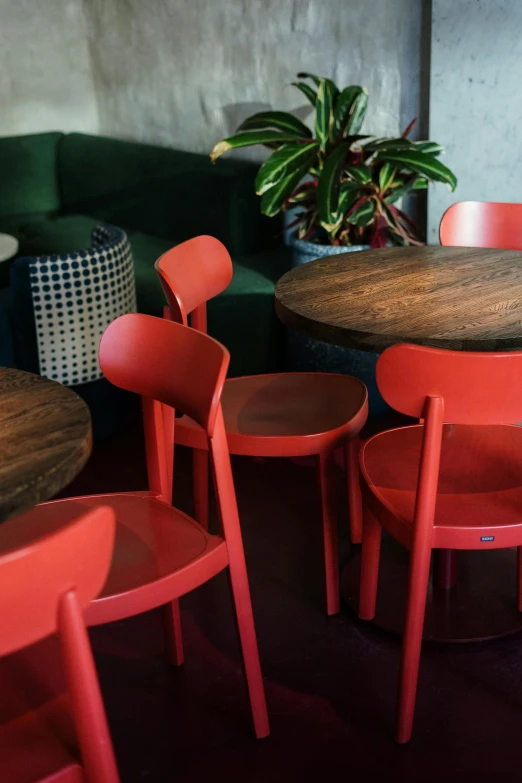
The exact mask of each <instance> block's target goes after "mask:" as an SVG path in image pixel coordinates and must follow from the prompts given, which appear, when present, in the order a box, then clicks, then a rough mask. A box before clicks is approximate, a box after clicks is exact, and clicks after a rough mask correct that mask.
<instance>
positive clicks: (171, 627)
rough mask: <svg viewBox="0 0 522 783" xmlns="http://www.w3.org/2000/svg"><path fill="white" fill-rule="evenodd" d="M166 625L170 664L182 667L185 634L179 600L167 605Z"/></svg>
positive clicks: (164, 608)
mask: <svg viewBox="0 0 522 783" xmlns="http://www.w3.org/2000/svg"><path fill="white" fill-rule="evenodd" d="M163 611H164V625H165V643H166V647H167V655H168V658H169V663H171V664H172V665H173V666H181V664H182V663H183V660H184V657H183V634H182V631H181V613H180V610H179V600H178V599H177V598H176V599H175V600H174V601H171V602H170V604H165V606H164V607H163Z"/></svg>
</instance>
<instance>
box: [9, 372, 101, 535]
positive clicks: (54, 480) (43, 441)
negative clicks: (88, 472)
mask: <svg viewBox="0 0 522 783" xmlns="http://www.w3.org/2000/svg"><path fill="white" fill-rule="evenodd" d="M91 445H92V442H91V416H90V413H89V409H88V408H87V406H86V404H85V403H84V402H83V400H82V399H81V397H79V396H78V395H77V394H75V393H74V392H73V391H71V389H67V388H66V387H65V386H61V385H60V384H59V383H55V382H54V381H50V380H48V379H47V378H42V377H41V376H40V375H32V374H30V373H27V372H21V371H19V370H10V369H7V368H5V367H0V522H3V521H5V520H6V519H9V517H12V516H14V515H15V514H19V513H21V512H22V511H26V510H27V509H29V508H31V507H32V506H35V505H36V504H37V503H41V502H42V501H43V500H49V499H50V498H51V497H53V496H54V495H56V493H57V492H59V491H60V490H61V489H63V488H64V487H65V486H67V484H68V483H69V482H70V481H72V479H73V478H74V477H75V476H76V475H77V473H79V472H80V470H81V469H82V467H83V466H84V465H85V463H86V461H87V458H88V457H89V454H90V452H91Z"/></svg>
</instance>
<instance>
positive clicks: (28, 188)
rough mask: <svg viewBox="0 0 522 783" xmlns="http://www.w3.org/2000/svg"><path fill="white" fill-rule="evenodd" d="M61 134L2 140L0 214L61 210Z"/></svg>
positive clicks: (0, 153)
mask: <svg viewBox="0 0 522 783" xmlns="http://www.w3.org/2000/svg"><path fill="white" fill-rule="evenodd" d="M62 136H63V134H62V133H36V134H31V135H29V136H8V137H4V138H1V139H0V171H1V172H2V183H1V187H0V215H17V216H19V215H23V214H27V213H32V212H33V213H34V212H43V213H46V214H47V213H50V212H53V211H57V210H59V209H60V191H59V185H58V168H57V161H58V146H59V143H60V140H61V138H62Z"/></svg>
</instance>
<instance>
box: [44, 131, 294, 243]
mask: <svg viewBox="0 0 522 783" xmlns="http://www.w3.org/2000/svg"><path fill="white" fill-rule="evenodd" d="M59 171H60V183H61V191H62V209H63V211H65V212H69V213H81V214H88V215H92V216H93V217H96V218H99V219H100V220H104V221H107V222H108V223H112V224H113V225H118V226H121V227H122V228H124V229H126V230H127V231H130V230H131V229H136V230H137V231H142V232H144V233H146V234H150V235H151V236H156V237H159V238H161V239H168V240H172V241H177V242H181V241H183V240H185V239H189V238H191V237H193V236H197V235H198V234H211V235H212V236H215V237H217V238H218V239H220V240H221V241H222V242H224V243H225V244H226V245H227V247H228V248H230V250H231V252H236V253H241V252H243V253H245V252H253V251H259V250H262V249H264V248H265V247H268V246H271V245H273V244H275V241H277V240H275V241H274V240H273V235H274V234H277V232H278V229H279V224H278V223H277V222H270V221H269V220H268V219H267V218H264V217H263V216H262V215H261V214H260V210H259V199H258V197H257V196H256V195H255V188H254V179H255V175H256V171H257V166H254V165H252V164H251V163H247V162H245V161H241V160H239V161H238V160H235V161H234V160H224V161H219V162H218V164H217V165H216V166H213V165H212V164H211V163H210V159H209V157H208V156H207V155H197V154H194V153H190V152H181V151H179V150H170V149H164V148H161V147H154V146H150V145H147V144H138V143H136V142H128V141H119V140H117V139H108V138H103V137H99V136H89V135H85V134H80V133H71V134H69V135H67V136H65V137H64V139H63V141H62V143H61V145H60V151H59Z"/></svg>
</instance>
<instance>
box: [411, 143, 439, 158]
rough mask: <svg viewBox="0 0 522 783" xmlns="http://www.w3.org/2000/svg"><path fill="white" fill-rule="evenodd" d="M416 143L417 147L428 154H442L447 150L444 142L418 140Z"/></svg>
mask: <svg viewBox="0 0 522 783" xmlns="http://www.w3.org/2000/svg"><path fill="white" fill-rule="evenodd" d="M414 144H415V149H417V150H420V151H421V152H425V153H426V154H427V155H441V154H442V153H443V152H445V149H444V147H443V146H442V144H437V142H436V141H416V142H414Z"/></svg>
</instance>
